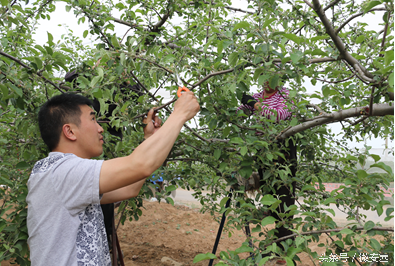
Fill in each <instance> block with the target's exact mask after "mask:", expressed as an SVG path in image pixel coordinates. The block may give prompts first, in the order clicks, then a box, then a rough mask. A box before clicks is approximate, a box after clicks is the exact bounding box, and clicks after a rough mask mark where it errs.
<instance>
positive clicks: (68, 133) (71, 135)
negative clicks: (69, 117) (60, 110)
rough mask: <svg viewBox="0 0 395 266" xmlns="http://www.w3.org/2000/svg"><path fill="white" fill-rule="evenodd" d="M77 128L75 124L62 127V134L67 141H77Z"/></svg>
mask: <svg viewBox="0 0 395 266" xmlns="http://www.w3.org/2000/svg"><path fill="white" fill-rule="evenodd" d="M75 128H76V126H75V125H74V124H64V125H63V127H62V133H63V135H64V136H65V137H66V138H67V139H69V140H76V139H77V136H76V135H75V131H74V129H75Z"/></svg>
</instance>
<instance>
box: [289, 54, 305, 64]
mask: <svg viewBox="0 0 395 266" xmlns="http://www.w3.org/2000/svg"><path fill="white" fill-rule="evenodd" d="M302 57H303V53H302V52H301V51H296V52H294V53H292V54H291V60H292V62H293V63H294V64H297V63H298V62H299V60H300V59H302Z"/></svg>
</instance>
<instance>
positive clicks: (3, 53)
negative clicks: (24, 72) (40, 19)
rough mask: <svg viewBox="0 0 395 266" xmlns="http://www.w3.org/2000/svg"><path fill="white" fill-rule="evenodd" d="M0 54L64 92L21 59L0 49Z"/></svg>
mask: <svg viewBox="0 0 395 266" xmlns="http://www.w3.org/2000/svg"><path fill="white" fill-rule="evenodd" d="M0 55H3V56H5V57H7V58H9V59H11V60H13V61H15V62H16V63H18V64H19V65H21V66H23V67H24V68H26V69H28V70H30V71H31V72H33V73H34V74H36V75H37V76H39V77H40V78H42V79H43V80H44V81H45V82H47V83H49V84H51V85H52V86H54V87H55V88H56V89H57V90H58V91H60V92H61V93H65V92H64V91H63V90H62V89H61V88H60V87H59V86H58V85H56V84H55V83H53V82H52V81H51V80H49V79H47V78H46V77H44V76H43V75H42V74H41V73H39V72H34V70H33V69H32V68H31V67H29V66H28V65H25V64H24V63H23V62H22V61H20V60H19V59H17V58H15V57H13V56H12V55H9V54H7V53H5V52H3V51H2V50H0Z"/></svg>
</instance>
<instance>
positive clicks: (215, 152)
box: [214, 149, 221, 160]
mask: <svg viewBox="0 0 395 266" xmlns="http://www.w3.org/2000/svg"><path fill="white" fill-rule="evenodd" d="M219 157H221V150H220V149H218V150H215V151H214V158H215V159H216V160H218V159H219Z"/></svg>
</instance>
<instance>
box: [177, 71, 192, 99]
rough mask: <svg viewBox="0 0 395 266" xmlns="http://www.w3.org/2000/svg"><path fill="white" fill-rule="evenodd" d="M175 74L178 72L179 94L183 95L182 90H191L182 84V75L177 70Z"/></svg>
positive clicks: (179, 95)
mask: <svg viewBox="0 0 395 266" xmlns="http://www.w3.org/2000/svg"><path fill="white" fill-rule="evenodd" d="M175 74H176V77H177V86H178V90H177V96H178V97H181V92H182V91H189V89H188V88H187V87H185V86H184V85H183V84H182V81H181V79H180V76H179V75H178V73H177V72H175Z"/></svg>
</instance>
